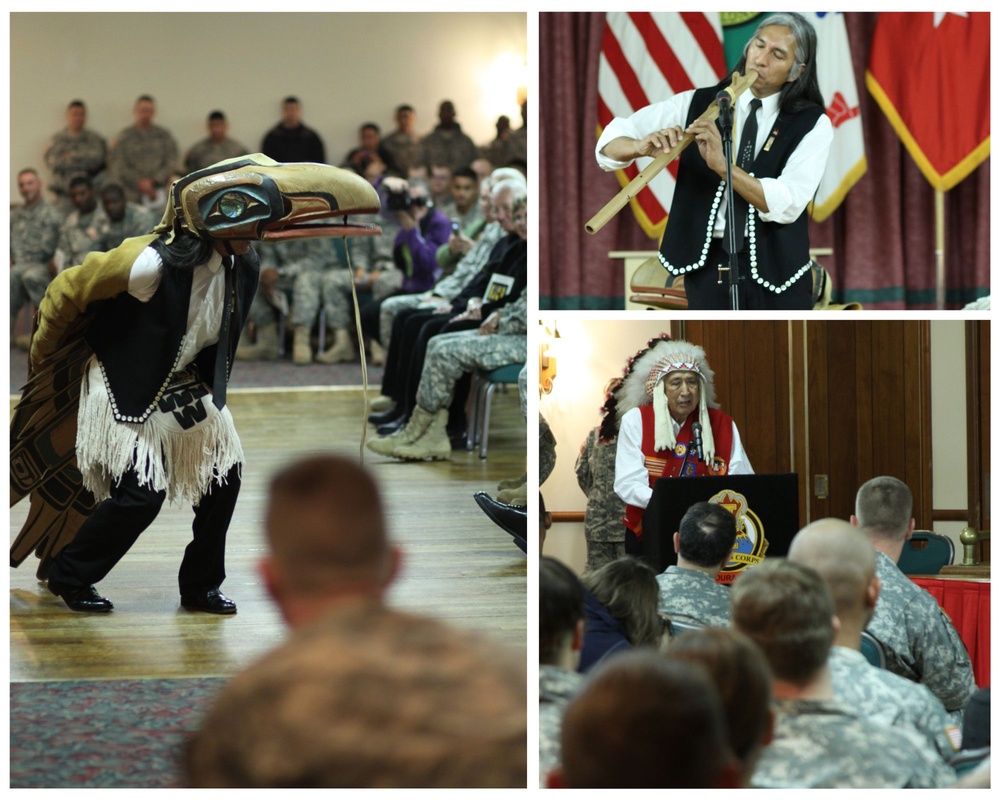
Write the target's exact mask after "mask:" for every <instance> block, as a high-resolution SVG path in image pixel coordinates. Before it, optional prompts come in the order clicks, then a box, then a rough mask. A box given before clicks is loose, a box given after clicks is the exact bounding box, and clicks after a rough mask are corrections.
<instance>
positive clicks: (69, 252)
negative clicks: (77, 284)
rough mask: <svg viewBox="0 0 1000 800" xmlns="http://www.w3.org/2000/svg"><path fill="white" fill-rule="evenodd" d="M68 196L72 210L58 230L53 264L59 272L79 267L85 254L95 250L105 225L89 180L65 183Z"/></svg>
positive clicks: (81, 179)
mask: <svg viewBox="0 0 1000 800" xmlns="http://www.w3.org/2000/svg"><path fill="white" fill-rule="evenodd" d="M69 196H70V199H71V200H72V202H73V206H74V209H73V211H72V212H71V213H70V215H69V216H68V217H66V220H65V222H63V224H62V226H61V227H60V228H59V246H58V251H57V256H56V261H57V263H58V265H59V268H60V269H66V268H68V267H74V266H76V265H77V264H82V263H83V259H84V257H85V256H86V255H87V253H89V252H91V251H92V250H96V249H97V248H98V246H99V244H100V241H99V240H100V228H101V226H102V225H103V224H104V223H105V222H106V221H107V215H106V214H105V213H104V209H103V208H101V206H100V205H98V203H97V197H96V196H95V195H94V185H93V183H92V182H91V180H90V178H88V177H86V176H85V175H78V176H77V177H75V178H73V179H72V180H71V181H70V183H69Z"/></svg>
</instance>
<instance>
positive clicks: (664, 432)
mask: <svg viewBox="0 0 1000 800" xmlns="http://www.w3.org/2000/svg"><path fill="white" fill-rule="evenodd" d="M653 341H655V340H653ZM651 344H652V343H651ZM671 372H693V373H694V374H695V375H697V376H698V382H699V385H700V389H701V393H700V397H699V402H698V421H699V422H701V428H702V446H703V449H704V457H705V461H706V462H707V463H709V464H710V463H712V458H713V457H714V456H715V437H713V436H712V425H711V423H710V421H709V418H708V409H709V408H716V407H717V404H716V402H715V373H714V372H712V368H711V367H710V366H709V365H708V361H707V360H706V358H705V351H704V350H702V349H701V347H699V346H698V345H696V344H691V343H690V342H685V341H682V340H671V339H668V338H663V339H661V340H660V341H659V342H658V343H656V344H652V346H650V347H649V348H648V349H646V350H644V351H640V352H639V353H637V354H636V355H635V357H634V358H633V359H632V361H631V362H630V363H629V366H628V367H627V369H626V374H625V377H624V378H623V379H622V383H621V386H620V387H619V388H618V390H617V391H616V392H615V394H614V399H613V403H611V402H609V404H608V405H609V406H612V408H613V410H614V412H615V415H616V420H615V424H616V428H617V426H618V425H620V424H621V419H622V417H623V416H624V414H625V412H626V411H629V410H630V409H633V408H638V407H640V406H645V405H648V404H649V403H652V404H653V417H654V420H655V430H654V434H655V446H656V449H657V450H673V449H674V446H675V445H676V444H677V441H676V439H675V437H674V427H673V425H672V424H671V417H670V410H669V409H668V408H667V395H666V392H665V391H664V390H663V389H662V388H660V384H661V382H662V381H663V379H664V378H665V377H666V376H667V375H669V374H670V373H671ZM606 407H607V406H606ZM609 410H610V409H609Z"/></svg>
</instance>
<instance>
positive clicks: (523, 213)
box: [511, 197, 528, 240]
mask: <svg viewBox="0 0 1000 800" xmlns="http://www.w3.org/2000/svg"><path fill="white" fill-rule="evenodd" d="M511 225H512V226H513V229H514V233H516V234H517V235H518V236H520V237H521V238H522V239H525V240H526V239H527V238H528V198H527V197H523V198H521V199H519V200H518V201H517V202H516V203H514V214H513V216H512V218H511Z"/></svg>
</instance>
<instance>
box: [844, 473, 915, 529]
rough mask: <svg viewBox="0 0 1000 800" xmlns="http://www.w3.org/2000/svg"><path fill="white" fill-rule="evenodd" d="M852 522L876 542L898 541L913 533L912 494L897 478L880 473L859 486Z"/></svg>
mask: <svg viewBox="0 0 1000 800" xmlns="http://www.w3.org/2000/svg"><path fill="white" fill-rule="evenodd" d="M851 524H853V525H857V526H858V527H860V528H861V529H862V531H864V532H865V533H866V534H867V535H868V536H869V537H870V538H871V539H872V541H873V542H876V543H884V544H897V543H900V542H903V541H905V540H906V539H909V538H910V535H911V534H912V533H913V493H912V492H910V487H909V486H907V485H906V484H905V483H903V482H902V481H901V480H899V479H898V478H893V477H891V476H889V475H881V476H879V477H877V478H872V479H871V480H870V481H868V482H867V483H865V484H863V485H862V487H861V488H860V489H858V494H857V497H856V498H855V500H854V515H853V516H852V517H851Z"/></svg>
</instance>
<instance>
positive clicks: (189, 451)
mask: <svg viewBox="0 0 1000 800" xmlns="http://www.w3.org/2000/svg"><path fill="white" fill-rule="evenodd" d="M98 375H100V373H98ZM94 378H95V376H94V374H93V373H91V374H89V375H87V376H85V377H84V380H83V387H82V391H81V393H80V413H79V417H78V420H79V422H78V426H77V433H76V458H77V464H78V465H79V468H80V472H81V473H82V474H83V485H84V486H85V487H86V488H87V489H88V490H89V491H90V492H92V493H93V494H94V496H95V497H96V498H97V500H98V501H100V500H104V499H107V498H108V497H110V494H111V484H112V482H114V483H118V482H119V481H120V480H121V478H122V475H124V474H125V472H126V471H129V470H134V471H135V472H136V473H137V474H138V476H139V483H140V485H142V486H146V485H149V486H151V487H152V488H153V489H154V490H155V491H166V493H167V494H166V501H167V503H170V504H175V503H176V504H187V505H197V504H198V503H199V502H200V500H201V498H202V497H203V496H204V495H205V494H207V493H208V491H209V489H210V488H211V485H212V483H213V482H215V483H218V484H220V485H221V484H223V483H224V482H225V476H226V474H227V473H228V472H229V470H230V469H231V468H232V467H233V466H235V465H237V464H240V465H242V464H243V461H244V457H243V446H242V444H241V443H240V438H239V435H238V434H237V433H236V426H235V424H234V423H233V417H232V414H231V413H230V412H229V408H228V407H223V408H222V409H221V411H218V412H217V413H215V414H214V415H213V416H212V418H211V420H209V421H208V422H206V423H204V424H203V425H201V426H200V427H198V428H195V429H193V430H190V431H184V432H178V431H173V430H167V429H166V428H165V427H164V426H163V424H162V423H161V422H160V421H159V420H158V418H157V415H158V412H154V413H153V414H152V415H151V416H150V417H149V418H148V419H147V420H146V422H145V423H129V422H119V421H118V420H116V419H115V417H114V413H113V412H112V410H111V403H110V400H109V398H108V395H107V394H106V391H105V390H104V386H103V385H99V386H92V385H91V384H94V383H100V384H103V381H102V380H101V379H100V378H99V377H98V378H97V380H96V381H95V380H94ZM92 389H94V391H91V390H92ZM203 402H206V403H211V402H212V400H211V395H208V396H207V397H206V398H205V399H204V400H203Z"/></svg>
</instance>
